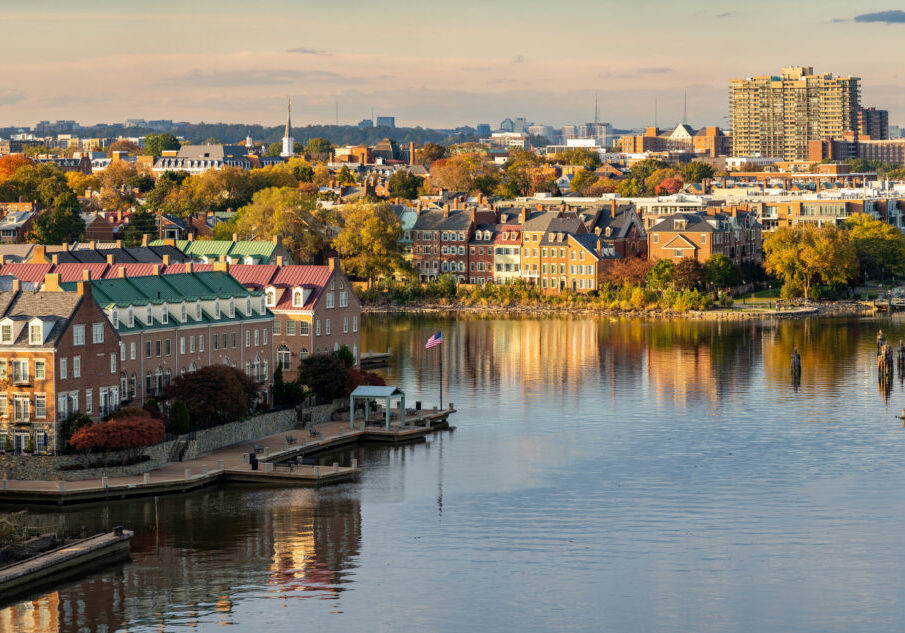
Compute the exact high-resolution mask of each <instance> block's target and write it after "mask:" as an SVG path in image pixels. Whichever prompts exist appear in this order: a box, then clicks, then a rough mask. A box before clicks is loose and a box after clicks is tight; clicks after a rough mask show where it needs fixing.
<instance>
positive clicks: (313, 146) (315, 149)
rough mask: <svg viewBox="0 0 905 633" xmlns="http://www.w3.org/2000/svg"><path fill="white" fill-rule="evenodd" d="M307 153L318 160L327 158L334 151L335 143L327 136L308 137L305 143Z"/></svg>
mask: <svg viewBox="0 0 905 633" xmlns="http://www.w3.org/2000/svg"><path fill="white" fill-rule="evenodd" d="M305 153H306V154H308V155H309V156H311V157H312V158H315V159H317V160H327V159H328V158H330V154H332V153H333V143H331V142H330V141H328V140H327V139H325V138H312V139H308V142H307V143H306V144H305Z"/></svg>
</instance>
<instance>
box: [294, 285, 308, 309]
mask: <svg viewBox="0 0 905 633" xmlns="http://www.w3.org/2000/svg"><path fill="white" fill-rule="evenodd" d="M303 305H305V295H304V293H303V292H302V289H301V288H295V289H294V290H293V291H292V307H293V308H301V307H302V306H303Z"/></svg>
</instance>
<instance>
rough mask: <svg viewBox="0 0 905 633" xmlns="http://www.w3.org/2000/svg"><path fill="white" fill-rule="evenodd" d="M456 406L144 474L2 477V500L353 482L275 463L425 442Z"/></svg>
mask: <svg viewBox="0 0 905 633" xmlns="http://www.w3.org/2000/svg"><path fill="white" fill-rule="evenodd" d="M454 411H455V409H452V408H450V409H442V410H436V411H424V412H421V413H418V414H416V415H409V416H408V417H407V419H406V423H407V424H406V426H400V425H399V424H398V422H396V423H393V424H391V425H390V428H389V429H386V428H384V427H383V426H379V427H378V426H367V427H365V428H361V426H360V425H358V428H356V429H350V428H349V422H348V420H338V421H330V422H323V423H321V424H318V425H317V427H316V435H311V433H310V431H308V430H306V429H293V430H290V431H285V432H281V433H275V434H273V435H268V436H266V437H261V438H258V439H255V440H253V441H250V442H241V443H238V444H233V445H231V446H227V447H224V448H221V449H217V450H215V451H211V452H209V453H206V454H204V455H201V456H199V457H197V458H196V459H191V460H186V461H182V462H168V463H166V464H164V465H162V466H161V467H160V468H157V469H155V470H153V471H151V472H148V473H145V474H143V475H136V476H128V477H110V478H100V479H87V480H83V481H65V482H63V481H43V480H41V481H39V480H6V479H4V480H2V483H0V503H51V504H59V505H65V504H70V503H85V502H92V501H104V500H108V499H125V498H129V497H144V496H150V495H158V494H172V493H179V492H187V491H189V490H194V489H196V488H201V487H203V486H207V485H211V484H213V483H216V482H224V483H227V482H241V483H260V484H270V485H274V484H276V485H290V486H305V487H320V486H325V485H331V484H338V483H344V482H348V481H353V480H355V479H356V478H357V477H358V475H359V474H360V472H361V469H360V468H359V467H358V465H357V464H356V463H355V462H354V460H353V463H352V465H351V466H339V465H338V464H332V465H329V466H327V465H325V466H315V465H302V464H299V465H294V466H293V467H292V468H291V469H290V468H289V467H288V466H285V465H281V464H279V462H282V461H285V460H291V459H292V458H294V457H302V456H305V455H311V454H316V453H321V452H324V451H327V450H332V449H336V448H341V447H344V446H350V445H354V444H358V443H361V442H377V443H391V444H397V443H403V442H414V441H419V440H423V439H424V438H425V437H426V436H427V435H428V434H430V433H433V432H435V431H440V430H444V429H448V428H449V425H448V422H447V418H448V416H449V415H450V414H451V413H453V412H454ZM250 453H255V454H256V456H257V459H258V462H259V464H258V469H257V470H252V468H251V465H250V464H249V454H250Z"/></svg>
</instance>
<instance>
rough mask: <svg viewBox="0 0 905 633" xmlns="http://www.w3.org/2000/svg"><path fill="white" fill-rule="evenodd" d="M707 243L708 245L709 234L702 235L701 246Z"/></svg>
mask: <svg viewBox="0 0 905 633" xmlns="http://www.w3.org/2000/svg"><path fill="white" fill-rule="evenodd" d="M706 243H707V234H706V233H701V244H706Z"/></svg>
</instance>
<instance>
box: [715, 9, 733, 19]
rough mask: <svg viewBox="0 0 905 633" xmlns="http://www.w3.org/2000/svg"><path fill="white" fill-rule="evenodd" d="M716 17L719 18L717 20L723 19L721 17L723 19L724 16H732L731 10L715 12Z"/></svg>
mask: <svg viewBox="0 0 905 633" xmlns="http://www.w3.org/2000/svg"><path fill="white" fill-rule="evenodd" d="M716 17H717V19H719V20H723V19H725V18H731V17H732V11H726V12H725V13H717V14H716Z"/></svg>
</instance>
